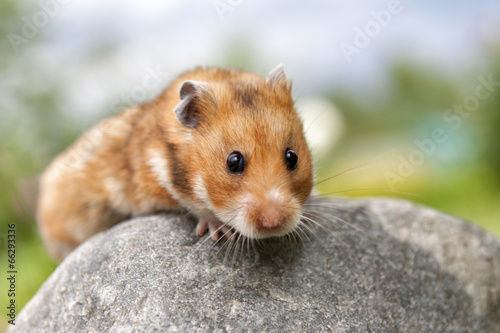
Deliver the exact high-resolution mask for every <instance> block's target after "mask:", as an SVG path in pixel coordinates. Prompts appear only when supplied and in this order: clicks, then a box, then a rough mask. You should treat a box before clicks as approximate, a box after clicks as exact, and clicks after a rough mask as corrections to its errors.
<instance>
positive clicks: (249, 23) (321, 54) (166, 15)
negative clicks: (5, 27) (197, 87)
mask: <svg viewBox="0 0 500 333" xmlns="http://www.w3.org/2000/svg"><path fill="white" fill-rule="evenodd" d="M26 4H27V3H26ZM42 4H44V5H42ZM44 8H45V11H47V8H49V12H50V14H51V15H50V18H49V20H48V21H47V23H46V24H44V25H43V26H41V27H40V29H39V30H40V33H41V34H42V35H43V39H42V40H43V42H42V43H39V44H37V45H36V47H24V46H23V47H22V48H21V49H20V51H19V52H17V54H18V59H17V65H18V66H24V64H26V63H28V62H29V63H32V64H34V66H35V67H36V68H37V71H39V73H35V74H34V75H35V76H37V75H39V76H40V78H39V80H44V79H46V77H49V76H50V75H52V76H53V73H55V72H56V73H57V74H58V78H60V79H61V80H63V81H64V82H65V85H64V86H65V89H64V92H63V96H64V100H63V104H65V105H66V106H67V108H68V109H71V112H75V111H77V113H79V114H82V113H83V114H86V115H91V116H95V115H96V114H99V113H102V112H103V110H104V109H106V108H109V106H110V105H113V104H116V103H117V99H118V100H131V101H132V102H141V101H143V100H145V99H150V98H152V97H154V96H155V95H157V94H158V93H159V91H160V90H161V89H162V88H163V87H165V86H166V85H167V84H168V82H169V81H170V80H171V79H173V78H174V77H175V76H176V75H178V74H180V73H182V72H184V71H186V70H188V69H190V68H193V67H196V66H198V65H202V66H225V65H227V63H228V60H229V61H230V60H231V59H234V58H235V57H236V58H237V57H243V58H245V59H246V65H247V66H248V67H250V68H246V69H248V70H252V71H256V72H258V73H259V74H262V75H265V74H266V73H268V72H269V71H270V70H272V68H274V67H275V66H276V65H277V64H280V63H283V64H284V65H285V69H286V71H287V73H288V75H289V76H290V77H291V78H292V79H293V82H294V93H295V94H296V95H298V96H302V95H307V96H309V95H313V96H314V95H321V94H324V93H325V92H329V91H332V90H335V89H343V90H351V91H352V90H359V91H362V92H363V94H378V93H380V90H382V89H383V87H384V85H385V83H386V80H387V76H386V74H387V68H388V67H387V66H388V65H389V64H391V63H394V61H397V60H399V59H410V60H411V61H413V62H416V63H419V64H421V66H427V67H430V68H432V67H436V68H439V69H440V70H441V71H443V72H444V73H448V74H449V75H451V76H453V75H454V73H455V72H457V68H460V69H464V68H470V69H471V70H475V69H476V68H478V67H480V66H481V65H482V61H483V55H482V53H483V52H484V49H485V47H486V46H485V45H488V44H491V43H498V42H497V41H498V40H500V34H499V31H500V24H499V23H497V22H500V4H498V1H496V2H495V1H493V0H479V1H474V2H472V1H464V0H462V1H451V0H447V1H439V2H436V1H429V0H426V1H411V0H400V1H398V0H389V1H379V0H375V1H361V0H354V1H318V0H315V1H307V2H306V1H298V0H295V1H286V0H278V1H272V2H271V1H264V0H253V1H248V0H214V1H195V0H188V1H175V0H171V1H147V2H145V1H139V0H131V1H126V2H124V1H118V0H109V1H105V2H103V1H98V0H85V1H84V0H45V1H41V2H38V3H33V2H32V3H31V4H30V5H29V6H28V9H27V11H26V12H27V15H26V16H24V17H20V18H17V19H16V18H14V19H13V21H12V30H11V31H12V32H14V33H18V34H22V27H23V24H24V22H25V21H23V19H25V20H28V21H30V22H34V20H35V16H36V15H37V14H39V12H41V11H44ZM497 45H498V44H497ZM28 46H32V45H28ZM151 71H157V72H160V73H163V74H164V75H161V76H162V78H161V80H159V82H158V85H157V86H155V87H154V88H153V89H148V90H147V91H146V93H145V94H142V95H141V94H140V93H139V88H137V86H138V85H139V86H141V84H142V82H143V80H144V79H145V77H147V76H148V75H149V74H148V73H150V72H151ZM33 80H36V78H33ZM134 89H135V90H134ZM133 91H135V92H136V94H135V97H133V96H131V95H132V92H133ZM136 100H138V101H136Z"/></svg>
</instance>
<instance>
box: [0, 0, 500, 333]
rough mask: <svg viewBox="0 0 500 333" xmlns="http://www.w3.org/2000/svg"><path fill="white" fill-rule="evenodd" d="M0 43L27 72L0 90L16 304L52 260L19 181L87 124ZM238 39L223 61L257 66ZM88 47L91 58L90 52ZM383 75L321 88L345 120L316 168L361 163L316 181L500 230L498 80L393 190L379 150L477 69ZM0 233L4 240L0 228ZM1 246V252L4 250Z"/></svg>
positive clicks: (423, 121)
mask: <svg viewBox="0 0 500 333" xmlns="http://www.w3.org/2000/svg"><path fill="white" fill-rule="evenodd" d="M21 10H24V9H23V8H21V7H20V5H18V3H16V2H14V1H13V0H11V1H2V2H0V22H1V23H0V33H1V34H2V35H6V34H7V33H8V32H9V25H10V26H12V24H13V23H12V22H13V20H14V21H15V22H14V26H16V25H17V27H18V28H19V24H20V23H19V20H17V21H16V20H15V19H13V18H19V17H21V16H22V13H21ZM18 30H19V29H18ZM39 39H43V35H42V34H41V35H40V36H38V37H37V38H35V39H34V40H31V41H30V45H29V47H35V46H36V45H37V43H39V42H40V41H39ZM2 43H3V44H2V47H1V48H0V73H7V72H9V71H12V70H15V71H17V72H16V76H18V77H22V78H24V79H23V80H21V81H20V82H18V83H17V84H16V83H12V82H2V83H1V86H0V87H1V88H2V91H3V94H4V96H6V97H7V98H2V99H1V100H0V108H1V109H2V113H1V114H0V117H2V119H1V121H0V184H1V188H2V191H0V222H1V224H0V228H1V229H0V234H1V235H5V234H6V232H7V226H8V224H11V223H15V224H16V228H17V248H18V252H17V269H18V272H19V274H18V280H17V294H16V303H17V310H18V312H19V311H20V309H21V308H22V306H24V304H25V303H26V302H27V301H28V300H29V299H30V298H31V297H32V295H33V294H34V293H35V292H36V291H37V289H38V288H39V287H40V285H41V284H42V283H43V281H45V279H46V278H47V277H48V276H49V275H50V273H51V272H52V271H53V270H54V269H55V267H56V264H55V262H53V261H52V260H51V259H50V258H49V257H48V256H47V254H46V252H45V250H44V249H43V246H42V244H41V241H40V238H39V236H38V233H37V228H36V224H35V222H34V219H33V217H30V216H29V215H27V214H26V209H23V208H22V204H21V201H20V198H19V193H18V192H19V184H21V182H22V181H23V180H24V179H26V178H29V177H32V176H35V175H37V174H39V173H40V172H41V171H42V170H43V168H44V167H45V166H46V165H47V164H48V163H49V162H50V159H51V158H53V157H54V156H55V155H56V154H57V153H59V152H61V151H62V150H63V149H64V148H65V147H66V146H67V145H69V144H70V143H71V142H72V141H73V140H74V139H75V138H76V137H77V136H78V135H79V134H80V133H81V131H83V130H84V128H82V127H81V124H79V123H77V122H76V120H75V118H72V117H69V116H68V113H66V112H64V110H62V109H61V104H62V103H61V102H60V101H61V94H62V91H63V86H64V84H65V83H64V82H61V81H60V80H57V78H55V77H48V76H46V74H40V73H39V71H38V70H37V68H34V67H33V66H32V65H30V63H29V62H28V61H26V60H23V59H22V56H21V60H19V56H18V55H16V54H14V52H13V51H12V49H11V48H10V46H9V45H8V43H7V44H6V39H4V40H3V41H2ZM240 44H241V43H240ZM240 44H238V43H236V42H235V49H236V50H235V53H234V54H233V55H228V58H227V59H226V60H227V63H228V65H232V66H236V67H240V68H244V67H249V66H250V67H251V66H254V67H256V65H255V63H251V62H252V59H250V58H251V56H249V54H250V53H251V52H250V51H251V48H242V47H240V46H238V45H240ZM111 51H112V50H111ZM111 51H110V50H107V51H106V52H111ZM96 52H97V51H96ZM89 57H90V58H89V59H91V61H98V55H96V54H90V55H89ZM96 57H97V58H96ZM499 59H500V56H499V54H498V53H495V54H491V56H490V65H489V67H488V68H487V69H486V70H484V75H489V74H492V75H493V78H494V79H495V80H496V81H500V60H499ZM254 61H255V60H254ZM37 73H38V74H37ZM37 75H39V76H40V77H37ZM44 75H45V76H44ZM10 77H13V76H12V75H10ZM33 78H35V79H33ZM390 78H391V81H390V82H391V83H390V85H389V88H388V89H387V91H386V92H385V93H384V95H383V96H377V98H374V99H371V100H368V101H366V100H363V99H362V98H360V96H359V93H360V92H359V91H358V92H352V91H336V92H331V93H330V95H329V96H328V97H329V98H330V99H331V100H332V101H334V103H335V104H336V105H337V106H338V108H339V109H340V110H341V112H342V114H343V116H344V117H345V120H346V123H347V128H346V135H345V136H344V137H343V138H342V141H341V142H340V144H339V145H338V146H337V147H338V148H337V149H336V150H335V151H333V152H332V153H331V155H329V156H326V157H325V158H323V160H322V161H320V168H318V170H319V177H318V178H319V179H322V178H326V177H328V176H332V175H334V174H336V173H340V172H342V171H345V170H348V169H350V168H352V167H355V166H357V165H361V164H364V163H366V164H367V165H365V166H366V167H365V166H364V167H362V168H360V169H359V170H353V173H348V174H345V175H342V176H339V177H337V178H334V179H332V180H330V181H327V182H325V183H323V184H321V186H320V190H322V191H323V192H325V193H328V192H336V193H337V194H338V195H342V194H345V195H349V196H364V195H386V196H389V195H390V196H400V197H403V198H406V199H410V200H413V201H416V202H420V203H422V204H426V205H429V206H432V207H435V208H437V209H440V210H443V211H446V212H448V213H450V214H454V215H457V216H461V217H464V218H467V219H469V220H471V221H474V222H476V223H478V224H480V225H482V226H483V227H485V228H487V229H489V230H491V231H493V232H494V233H496V234H497V235H500V221H499V217H500V205H499V198H500V140H499V139H498V133H500V89H496V90H495V91H494V94H493V96H492V97H491V98H489V99H488V100H487V101H484V102H482V103H481V105H480V107H479V109H478V110H477V111H476V112H475V113H474V114H473V115H472V116H471V117H469V118H468V119H467V120H464V125H463V126H462V127H461V128H459V129H458V130H456V131H454V132H448V133H447V134H448V135H449V137H450V140H449V142H446V144H443V146H442V147H438V148H437V153H436V154H435V155H433V156H431V157H429V158H428V159H427V160H426V162H425V164H424V165H423V167H422V168H419V170H418V172H415V174H414V175H412V176H410V177H407V178H406V179H405V181H404V182H402V184H400V185H401V186H399V185H398V187H397V190H398V191H399V192H398V191H396V192H392V191H391V189H390V187H389V186H388V183H387V180H386V179H385V177H384V173H385V172H386V171H387V170H394V168H395V166H396V167H397V159H391V158H389V157H387V156H388V155H386V154H385V153H387V152H389V155H390V154H392V155H394V156H397V155H398V154H399V155H402V156H407V154H408V152H411V151H412V149H415V146H414V139H415V138H425V137H428V136H429V135H430V134H429V133H430V131H431V130H432V128H434V127H436V126H437V127H439V126H443V120H442V114H443V112H444V111H445V110H447V109H449V108H452V107H453V105H454V104H455V103H457V102H461V101H463V99H464V97H465V96H467V94H470V93H471V91H472V90H471V89H473V87H474V85H475V84H476V80H477V74H474V75H468V74H467V73H463V76H462V77H453V78H450V77H447V76H445V75H444V74H443V73H442V72H441V71H440V70H439V68H427V67H423V66H418V65H416V64H414V63H412V62H411V61H409V60H402V61H394V66H393V68H392V72H391V73H390ZM471 87H472V88H471ZM443 127H444V126H443ZM374 152H379V153H378V154H377V153H374ZM450 152H451V153H450ZM381 154H382V155H383V156H382V157H380V158H374V157H376V156H378V155H381ZM405 154H406V155H405ZM356 189H362V190H360V191H356ZM353 190H354V191H353ZM32 191H34V189H33V190H32ZM345 191H351V192H345ZM408 192H410V193H411V194H407V193H408ZM33 194H34V193H33ZM16 207H17V208H16ZM20 207H21V208H20ZM1 239H2V246H3V247H5V243H4V240H5V238H1ZM0 253H1V254H2V256H4V253H6V251H5V250H2V251H1V252H0ZM5 259H6V258H5V256H4V257H3V258H0V261H1V262H2V265H1V266H0V267H1V268H2V272H5V271H6V269H5V267H6V266H4V265H5V264H6V260H5ZM0 281H1V282H0V294H1V295H2V296H1V297H0V303H1V304H6V302H7V299H6V295H5V292H4V291H5V290H7V282H6V281H5V279H0ZM0 320H1V324H0V329H2V327H5V325H6V322H7V319H6V318H5V314H4V313H3V312H2V314H1V315H0Z"/></svg>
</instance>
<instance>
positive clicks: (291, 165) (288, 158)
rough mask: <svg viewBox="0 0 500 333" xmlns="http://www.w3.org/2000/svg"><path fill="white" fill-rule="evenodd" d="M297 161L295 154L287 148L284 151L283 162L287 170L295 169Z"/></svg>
mask: <svg viewBox="0 0 500 333" xmlns="http://www.w3.org/2000/svg"><path fill="white" fill-rule="evenodd" d="M298 159H299V158H298V156H297V153H296V152H294V151H293V150H291V149H288V148H287V150H286V151H285V162H286V168H287V169H288V170H294V169H295V168H296V167H297V160H298Z"/></svg>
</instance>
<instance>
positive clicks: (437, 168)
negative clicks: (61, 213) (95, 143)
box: [0, 0, 500, 329]
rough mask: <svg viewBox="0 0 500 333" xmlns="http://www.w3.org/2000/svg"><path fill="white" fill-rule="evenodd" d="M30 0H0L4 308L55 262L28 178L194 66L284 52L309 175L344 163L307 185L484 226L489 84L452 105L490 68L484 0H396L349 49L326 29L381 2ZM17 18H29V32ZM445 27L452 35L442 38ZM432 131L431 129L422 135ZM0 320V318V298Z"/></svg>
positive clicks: (274, 59)
mask: <svg viewBox="0 0 500 333" xmlns="http://www.w3.org/2000/svg"><path fill="white" fill-rule="evenodd" d="M42 3H44V4H45V5H44V6H45V7H44V6H42V5H40V3H38V4H37V3H35V2H28V1H13V0H3V1H2V2H0V33H1V35H2V36H3V37H4V38H2V40H1V44H0V46H1V48H0V77H1V82H0V87H1V91H0V94H1V98H0V108H1V114H0V184H1V191H0V221H1V226H0V227H1V230H0V235H2V238H0V239H1V240H2V243H1V246H2V248H3V250H2V251H1V252H0V254H1V256H2V257H1V258H0V262H1V263H2V265H1V266H0V267H1V268H2V274H6V271H7V268H6V264H7V256H6V242H5V240H6V236H5V235H6V233H7V228H8V227H7V226H8V224H11V223H15V224H16V230H17V252H16V254H17V270H18V274H17V293H16V303H17V310H18V311H19V310H20V309H21V308H22V306H24V304H26V302H27V301H29V299H30V298H31V297H32V295H33V294H34V293H35V292H36V291H37V290H38V288H39V287H40V285H41V284H42V283H43V281H44V280H45V279H46V278H47V277H48V276H49V275H50V274H51V272H52V271H53V270H54V269H55V268H56V263H55V262H53V261H52V260H51V259H50V258H49V257H48V256H47V254H46V252H45V250H44V249H43V246H42V244H41V241H40V238H39V236H38V233H37V228H36V223H35V221H34V219H33V217H32V215H30V212H29V209H28V206H29V205H27V204H26V200H28V201H29V200H30V198H31V199H32V198H33V194H34V191H35V187H34V186H33V185H32V182H30V179H32V177H36V175H38V174H40V173H41V172H42V170H43V169H44V168H45V167H46V166H47V164H48V163H49V162H50V160H51V159H52V158H53V157H54V156H56V155H57V154H58V153H60V152H61V151H62V150H64V149H65V147H67V146H68V145H69V144H70V143H71V142H72V141H74V140H75V138H77V137H78V136H79V135H81V133H82V131H84V130H85V129H87V128H88V127H89V126H91V125H92V124H94V123H95V122H97V121H98V120H99V119H102V118H104V117H106V116H110V115H112V114H114V113H115V112H116V111H117V110H118V109H119V108H120V107H122V106H126V105H132V104H134V103H138V102H142V101H145V100H148V99H151V98H154V96H155V95H156V94H158V93H159V91H161V89H162V87H165V86H166V85H167V84H168V82H169V81H170V80H171V79H172V78H173V77H175V75H177V74H179V73H181V72H183V71H185V70H188V69H190V68H192V67H194V66H196V65H217V66H224V67H237V68H242V69H246V70H250V71H255V72H257V73H259V74H262V75H265V74H266V73H267V72H268V71H269V70H270V69H272V68H273V67H274V66H275V65H276V64H277V63H280V62H283V63H284V64H285V68H286V69H287V70H288V73H289V75H290V77H292V78H293V80H294V93H295V97H296V99H297V101H298V109H299V111H300V112H301V113H302V114H303V115H304V116H305V118H306V121H305V122H306V124H305V127H306V128H308V132H310V133H308V134H313V138H312V141H314V140H315V138H314V134H316V135H317V136H316V143H315V145H313V146H314V147H313V151H314V153H315V158H316V169H317V178H318V180H321V179H325V178H327V177H330V176H332V175H335V174H338V173H341V172H343V171H345V170H350V169H353V168H354V169H353V170H352V172H348V173H345V174H342V175H341V176H339V177H335V178H333V179H331V180H329V181H326V182H324V183H322V184H321V185H320V186H319V190H320V191H321V192H323V193H330V192H335V193H336V194H335V195H343V196H348V197H359V196H367V195H377V196H393V197H401V198H404V199H407V200H412V201H414V202H417V203H421V204H424V205H428V206H431V207H434V208H436V209H439V210H442V211H444V212H447V213H449V214H452V215H456V216H460V217H462V218H465V219H468V220H470V221H473V222H474V223H477V224H478V225H480V226H481V227H483V228H485V229H487V230H489V231H490V232H492V233H494V234H496V235H497V236H500V221H499V217H500V140H499V133H500V86H493V87H489V88H491V89H489V88H481V89H482V90H481V91H483V92H486V91H487V92H488V93H489V96H488V97H487V98H484V99H481V100H478V101H479V102H478V105H477V107H475V110H474V111H473V112H470V114H465V113H463V114H460V113H459V112H457V111H456V110H455V111H454V109H455V105H456V104H463V103H467V102H471V101H473V99H474V97H473V96H475V94H476V90H477V89H478V86H481V84H482V83H481V82H483V81H481V79H480V77H481V78H483V79H486V80H488V79H489V78H490V79H492V80H493V81H494V82H500V35H499V33H498V31H500V26H499V25H498V24H496V25H495V24H493V25H485V24H484V22H485V21H484V20H483V19H482V16H481V15H483V14H484V15H487V16H488V17H490V14H491V12H493V13H496V14H498V13H500V10H497V11H491V10H490V8H492V7H491V6H492V5H491V4H492V3H493V2H492V1H479V2H477V3H475V4H474V5H470V4H466V3H465V2H462V1H458V2H452V1H444V2H442V3H441V4H440V5H435V4H433V3H432V2H429V1H427V2H425V1H423V2H422V3H421V4H411V5H410V3H409V2H402V5H401V6H404V7H402V8H404V11H403V12H401V13H399V14H397V15H401V16H397V15H393V17H392V19H391V22H390V23H389V24H388V25H387V26H383V25H381V24H380V31H379V32H377V33H373V34H374V37H372V38H371V42H370V45H368V46H363V47H362V48H358V51H359V54H358V53H356V54H355V56H354V57H352V58H349V57H347V56H345V54H344V53H343V51H342V48H341V45H342V43H349V44H350V45H354V44H355V40H356V34H357V31H358V30H356V29H357V28H360V29H361V30H363V29H364V28H365V27H366V24H368V23H369V22H372V21H374V20H375V18H374V16H373V14H372V12H373V10H375V11H378V13H381V12H380V11H381V10H385V9H384V8H386V7H387V4H386V2H384V1H376V2H367V1H364V2H363V1H355V2H353V3H350V4H342V5H340V2H338V3H336V4H335V2H332V3H334V4H335V5H332V7H328V8H324V6H326V5H325V4H324V3H321V2H318V1H312V2H308V4H305V3H304V2H302V3H301V2H297V1H292V2H284V1H277V2H275V3H273V4H265V3H263V2H256V3H255V4H249V3H244V2H236V1H234V2H228V1H214V2H208V4H207V2H206V3H204V4H202V3H201V2H196V1H187V2H182V3H181V2H178V1H173V2H172V4H168V5H166V4H162V5H159V4H158V3H157V2H153V3H154V4H153V3H152V4H148V5H143V4H138V2H137V3H136V2H133V3H135V5H133V6H130V7H129V6H128V5H125V4H121V3H119V2H114V1H112V2H110V3H112V4H108V3H107V4H106V5H104V4H102V5H101V3H100V2H97V1H89V2H83V1H80V0H74V1H72V2H71V1H62V0H61V1H59V2H57V1H56V0H52V1H45V2H42ZM174 3H175V5H174ZM221 4H222V5H221ZM144 6H146V7H147V6H149V7H151V8H149V9H144V11H143V7H144ZM162 6H163V7H162ZM193 6H198V7H196V8H197V9H196V10H193V9H192V8H195V7H193ZM436 6H438V7H439V8H436ZM146 7H144V8H146ZM44 8H45V9H44ZM117 8H118V9H120V10H121V9H123V8H128V9H127V10H125V9H123V12H122V11H120V10H116V9H117ZM457 8H458V9H457ZM460 8H461V10H460ZM493 8H496V9H498V6H497V7H493ZM41 11H44V12H45V13H46V17H47V22H44V21H43V15H41V14H39V13H40V12H41ZM485 12H487V14H485ZM278 13H279V14H278ZM356 13H358V14H356ZM440 13H441V14H442V13H447V16H446V17H447V20H449V21H448V23H450V24H452V25H451V26H450V27H448V26H447V23H446V22H442V18H441V17H440ZM464 13H468V14H467V15H466V14H464ZM37 14H38V15H39V17H38V18H37V17H36V15H37ZM40 15H41V16H40ZM356 15H357V16H356ZM404 15H406V16H404ZM138 17H142V20H138V19H137V18H138ZM442 17H443V19H444V17H445V16H442ZM496 17H497V18H498V17H500V16H498V15H497V16H496ZM120 18H121V19H120ZM335 18H338V21H336V20H335ZM427 19H428V20H429V22H434V23H436V22H438V23H439V24H437V25H436V24H434V25H433V24H430V23H429V22H428V21H426V20H427ZM36 20H39V21H36ZM130 20H132V22H130ZM297 20H298V21H299V22H303V24H300V23H296V22H297ZM27 21H28V22H31V23H32V24H35V23H37V22H38V23H37V24H38V25H39V27H38V28H37V27H36V25H35V28H36V29H35V30H36V31H35V30H33V29H32V30H31V31H30V27H26V25H27V23H26V22H27ZM490 21H492V22H500V20H499V21H496V20H494V19H493V20H491V19H490ZM488 22H489V21H488ZM169 24H170V25H169ZM456 27H462V28H463V29H462V30H460V29H459V30H457V31H456V32H453V31H454V29H456ZM495 28H496V29H495ZM23 29H24V30H23ZM440 29H441V30H440ZM410 32H411V34H410ZM462 32H467V33H466V34H462ZM13 33H14V34H15V35H13ZM398 33H399V35H398ZM440 34H441V35H440ZM27 36H28V37H29V38H28V37H27ZM315 36H316V37H315ZM415 36H416V37H415ZM418 36H420V38H417V37H418ZM435 36H439V38H441V39H439V38H437V39H436V38H434V37H435ZM19 37H21V39H18V38H19ZM433 38H434V39H433ZM450 38H456V39H458V40H459V41H461V43H456V44H453V43H451V44H447V43H448V39H450ZM287 43H288V44H287ZM433 43H434V44H433ZM452 44H453V45H452ZM434 45H441V46H442V47H441V48H439V47H438V48H434V47H433V46H434ZM287 47H288V48H289V49H287ZM215 50H217V52H215ZM422 50H425V52H420V51H422ZM471 50H472V51H471ZM419 54H420V55H419ZM422 54H424V55H423V56H422ZM330 58H331V61H330V60H329V59H330ZM348 58H349V59H348ZM434 60H435V61H434ZM288 64H290V65H288ZM158 68H161V69H162V70H159V69H158ZM163 69H164V70H163ZM151 71H156V72H162V71H163V72H162V73H163V74H161V75H157V79H158V80H157V83H158V84H157V86H156V87H155V88H154V89H149V90H145V89H142V90H141V89H139V88H141V84H142V82H143V78H144V77H145V75H149V74H148V73H151ZM337 73H338V74H337ZM137 87H139V88H137ZM484 89H486V90H484ZM488 89H489V90H488ZM301 100H309V101H310V100H315V101H316V103H315V104H314V103H305V104H304V105H301V104H300V102H301ZM451 117H454V118H451ZM452 119H453V120H452ZM435 129H439V130H440V131H441V134H442V135H444V136H446V137H445V139H444V140H442V142H434V143H432V144H431V143H430V141H429V140H430V139H431V138H432V133H433V131H434V130H435ZM318 133H323V134H324V136H323V137H319V136H318ZM318 138H319V139H318ZM416 140H418V141H420V142H426V143H427V146H424V148H422V147H421V146H419V145H418V144H417V143H416ZM316 145H317V147H316ZM425 147H427V148H425ZM426 149H427V151H426ZM360 165H361V167H359V168H356V167H357V166H360ZM0 281H1V282H0V295H1V297H0V301H1V302H0V304H2V306H6V304H7V302H8V298H7V295H6V291H7V289H8V287H7V282H6V279H5V278H2V279H0ZM0 320H1V322H0V329H4V328H5V327H6V326H7V318H6V317H5V311H2V312H1V314H0Z"/></svg>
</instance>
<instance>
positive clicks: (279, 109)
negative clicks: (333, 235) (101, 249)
mask: <svg viewBox="0 0 500 333" xmlns="http://www.w3.org/2000/svg"><path fill="white" fill-rule="evenodd" d="M290 90H291V89H290V82H289V81H288V80H287V78H286V76H285V73H284V71H283V68H282V67H281V66H279V67H277V68H276V69H275V70H274V71H273V72H271V74H270V75H269V77H268V78H267V79H265V78H263V77H260V76H258V75H255V74H251V73H247V72H242V71H236V70H225V69H217V68H212V69H201V68H198V69H195V70H193V71H191V72H188V73H185V74H183V75H181V76H180V77H178V78H177V79H176V80H175V81H174V82H173V83H172V84H171V85H170V86H169V87H167V89H165V91H164V92H163V93H162V94H161V95H160V96H159V97H158V98H157V99H156V100H154V101H152V102H149V103H147V104H144V105H141V106H137V107H134V108H131V109H128V110H125V111H123V112H122V113H121V114H119V115H117V116H116V117H113V118H110V119H107V120H105V121H103V122H101V123H100V124H98V125H96V126H95V127H94V128H92V129H90V130H89V131H88V132H87V133H85V134H84V135H83V136H82V137H81V138H80V139H78V140H77V141H76V142H75V143H74V144H73V145H72V146H71V147H69V148H68V149H67V150H66V151H65V152H64V153H62V154H61V155H60V156H58V157H57V158H56V159H55V160H54V161H53V162H52V164H51V165H50V166H49V167H48V168H47V170H46V171H45V173H44V174H43V175H42V178H41V184H40V185H41V187H40V196H39V202H38V211H37V219H38V223H39V229H40V233H41V235H42V238H43V240H44V243H45V245H46V247H47V249H48V251H49V253H50V254H51V255H52V256H53V257H54V258H56V259H57V260H59V261H60V260H62V259H63V258H64V257H65V256H66V255H67V254H68V253H69V252H70V251H71V250H72V249H73V248H75V247H76V246H77V245H79V244H80V243H82V242H83V241H85V240H86V239H87V238H89V237H91V236H92V235H94V234H96V233H98V232H100V231H103V230H105V229H107V228H109V227H111V226H112V225H114V224H116V223H118V222H121V221H123V220H125V219H127V218H128V217H132V216H139V215H146V214H151V213H154V212H157V211H161V210H188V211H190V212H191V213H193V214H194V215H196V216H197V217H198V218H199V223H198V227H197V233H198V234H200V235H201V234H203V233H204V232H205V231H206V229H207V228H208V229H210V232H211V233H212V238H214V239H215V240H217V239H218V237H219V233H223V234H224V233H227V234H226V237H228V235H231V234H232V232H233V231H236V232H238V233H240V234H242V235H243V236H246V237H250V238H263V237H268V236H277V235H283V234H286V233H288V232H291V231H292V230H294V229H295V228H296V227H297V224H298V223H299V218H300V211H301V208H302V205H303V204H304V203H305V201H306V200H307V198H308V196H309V195H310V192H311V189H312V179H313V177H312V162H311V156H310V153H309V150H308V148H307V145H306V142H305V139H304V136H303V129H302V123H301V121H300V119H299V117H298V115H297V113H296V111H295V109H294V106H293V100H292V97H291V93H290Z"/></svg>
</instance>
